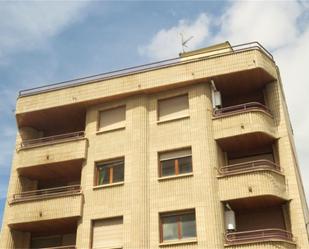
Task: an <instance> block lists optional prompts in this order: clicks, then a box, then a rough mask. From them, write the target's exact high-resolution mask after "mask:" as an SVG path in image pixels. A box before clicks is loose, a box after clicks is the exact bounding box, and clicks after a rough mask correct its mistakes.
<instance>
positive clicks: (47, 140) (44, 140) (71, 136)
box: [20, 131, 85, 149]
mask: <svg viewBox="0 0 309 249" xmlns="http://www.w3.org/2000/svg"><path fill="white" fill-rule="evenodd" d="M84 136H85V132H84V131H77V132H71V133H66V134H60V135H55V136H49V137H41V138H36V139H27V140H24V141H22V142H21V143H20V148H21V149H22V148H29V147H34V146H39V145H43V144H52V143H57V142H61V141H70V140H75V139H79V138H83V137H84Z"/></svg>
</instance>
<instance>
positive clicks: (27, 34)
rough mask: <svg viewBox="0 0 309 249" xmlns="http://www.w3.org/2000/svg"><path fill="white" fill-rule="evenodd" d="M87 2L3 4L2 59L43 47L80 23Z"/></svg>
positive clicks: (0, 17)
mask: <svg viewBox="0 0 309 249" xmlns="http://www.w3.org/2000/svg"><path fill="white" fill-rule="evenodd" d="M86 5H87V2H86V1H74V2H73V1H67V2H59V1H57V2H39V1H32V2H29V1H26V2H25V1H24V2H22V1H17V2H16V1H13V2H5V3H4V2H3V3H1V8H0V34H1V37H0V59H1V61H2V62H1V63H2V64H3V63H5V62H3V60H4V58H5V57H6V56H7V55H9V54H11V53H15V52H19V51H23V50H32V49H34V48H38V47H40V46H42V45H43V44H44V43H45V42H47V41H48V39H50V38H51V37H53V36H55V35H57V34H59V33H60V32H61V31H63V30H64V29H65V28H66V27H68V25H70V24H72V23H74V22H76V21H78V20H79V19H80V18H81V16H82V14H83V11H82V10H83V9H84V7H85V6H86Z"/></svg>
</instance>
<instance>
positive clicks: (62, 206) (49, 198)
mask: <svg viewBox="0 0 309 249" xmlns="http://www.w3.org/2000/svg"><path fill="white" fill-rule="evenodd" d="M10 212H11V215H10V216H9V220H8V224H9V225H11V226H12V227H14V226H17V227H18V225H22V224H27V223H33V222H38V221H44V220H45V221H47V220H50V219H62V218H72V217H80V216H81V212H82V192H81V189H80V186H79V185H72V186H63V187H58V188H48V189H39V190H34V191H25V192H21V193H17V194H14V195H13V197H12V198H11V200H10Z"/></svg>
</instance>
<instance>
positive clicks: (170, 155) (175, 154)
mask: <svg viewBox="0 0 309 249" xmlns="http://www.w3.org/2000/svg"><path fill="white" fill-rule="evenodd" d="M191 155H192V152H191V148H185V149H181V150H174V151H169V152H163V153H160V161H164V160H170V159H176V158H181V157H187V156H191Z"/></svg>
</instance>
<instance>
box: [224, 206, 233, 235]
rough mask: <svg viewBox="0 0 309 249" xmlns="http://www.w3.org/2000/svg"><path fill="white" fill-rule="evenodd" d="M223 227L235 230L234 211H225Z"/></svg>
mask: <svg viewBox="0 0 309 249" xmlns="http://www.w3.org/2000/svg"><path fill="white" fill-rule="evenodd" d="M225 228H226V230H227V231H235V230H236V219H235V212H234V211H233V210H226V211H225Z"/></svg>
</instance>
